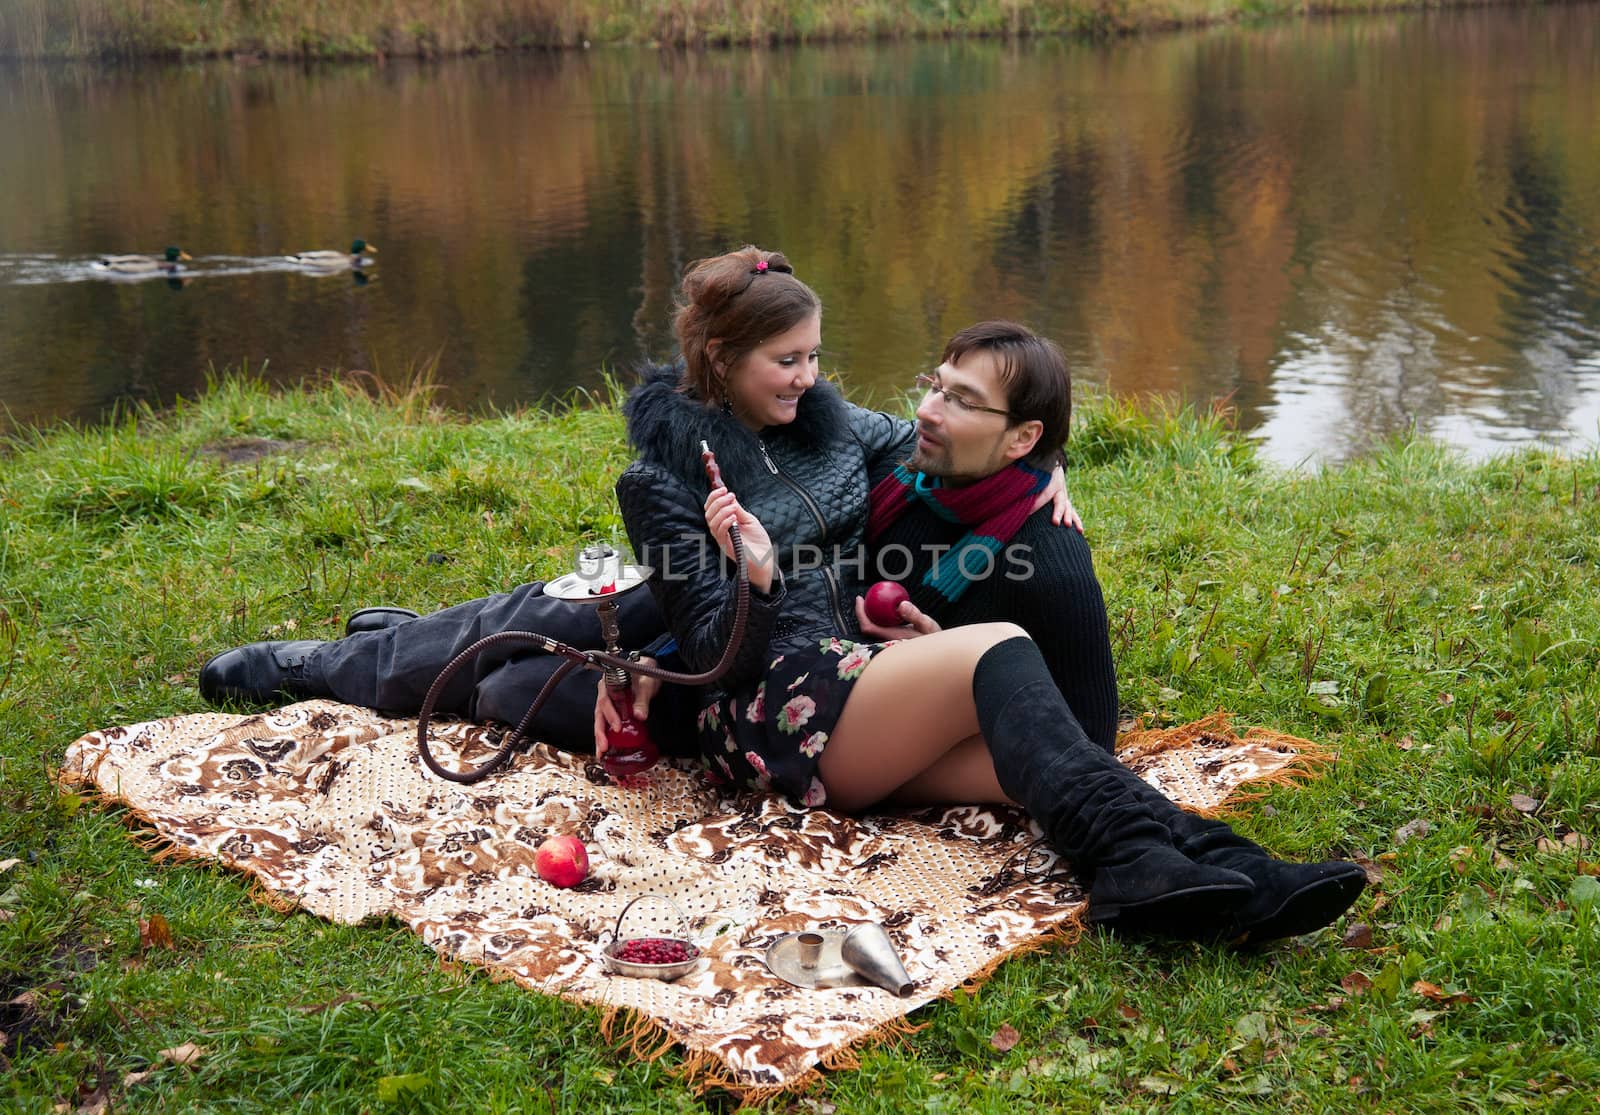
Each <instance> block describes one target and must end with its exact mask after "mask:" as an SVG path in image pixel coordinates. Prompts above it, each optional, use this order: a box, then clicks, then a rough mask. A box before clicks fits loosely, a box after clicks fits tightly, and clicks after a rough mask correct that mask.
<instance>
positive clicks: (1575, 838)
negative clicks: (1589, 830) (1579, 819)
mask: <svg viewBox="0 0 1600 1115" xmlns="http://www.w3.org/2000/svg"><path fill="white" fill-rule="evenodd" d="M1561 843H1563V844H1565V845H1566V846H1567V847H1569V848H1576V849H1578V851H1580V852H1587V851H1588V850H1589V838H1588V837H1587V836H1584V835H1583V834H1582V833H1577V832H1569V833H1567V834H1566V835H1565V836H1563V837H1562V838H1561Z"/></svg>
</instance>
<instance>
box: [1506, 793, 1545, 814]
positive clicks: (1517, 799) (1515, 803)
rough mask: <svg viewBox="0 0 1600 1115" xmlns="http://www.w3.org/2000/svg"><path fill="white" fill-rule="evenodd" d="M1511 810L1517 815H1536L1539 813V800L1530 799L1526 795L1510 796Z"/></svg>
mask: <svg viewBox="0 0 1600 1115" xmlns="http://www.w3.org/2000/svg"><path fill="white" fill-rule="evenodd" d="M1511 808H1512V809H1515V810H1516V811H1517V812H1518V813H1537V812H1539V799H1538V798H1530V797H1529V796H1528V795H1527V794H1512V795H1511Z"/></svg>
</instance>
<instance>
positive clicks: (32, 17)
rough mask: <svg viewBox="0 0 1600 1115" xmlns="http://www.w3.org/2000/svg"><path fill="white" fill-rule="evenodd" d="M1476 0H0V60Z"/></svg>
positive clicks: (737, 33)
mask: <svg viewBox="0 0 1600 1115" xmlns="http://www.w3.org/2000/svg"><path fill="white" fill-rule="evenodd" d="M1480 2H1482V0H1316V2H1314V3H1306V2H1305V0H910V2H900V3H890V2H888V0H865V2H863V0H652V2H650V3H640V2H638V0H452V2H451V3H440V2H439V0H315V2H308V0H0V55H13V56H20V57H30V58H62V57H68V58H84V57H108V58H140V57H151V56H169V57H170V56H184V57H209V56H216V55H227V54H246V55H259V54H265V55H271V56H275V57H290V58H333V57H345V58H349V57H361V58H371V57H387V56H422V57H430V56H436V55H441V54H461V53H476V52H481V51H499V50H525V49H547V48H551V47H577V46H580V45H582V46H587V45H589V44H591V43H594V44H606V43H660V44H664V45H669V46H706V45H733V44H749V45H764V44H771V43H792V42H822V41H833V40H841V39H878V38H897V37H904V36H943V35H1040V34H1042V35H1058V34H1068V35H1087V36H1100V35H1115V34H1123V33H1127V32H1131V31H1141V30H1147V29H1152V28H1170V27H1182V26H1190V27H1193V26H1201V25H1205V24H1211V23H1221V22H1228V21H1234V20H1253V19H1261V18H1271V17H1280V16H1286V15H1300V14H1303V13H1305V12H1307V11H1318V12H1322V11H1373V10H1388V9H1398V8H1423V7H1451V6H1458V5H1462V4H1473V3H1480Z"/></svg>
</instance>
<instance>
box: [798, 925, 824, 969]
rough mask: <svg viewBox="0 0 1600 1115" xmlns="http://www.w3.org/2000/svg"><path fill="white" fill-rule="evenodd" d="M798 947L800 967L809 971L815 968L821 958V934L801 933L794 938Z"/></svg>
mask: <svg viewBox="0 0 1600 1115" xmlns="http://www.w3.org/2000/svg"><path fill="white" fill-rule="evenodd" d="M796 943H797V944H798V945H799V946H800V967H802V968H804V969H805V970H806V971H808V972H809V971H811V970H812V969H814V968H815V967H816V966H817V960H818V959H819V958H820V957H821V956H822V934H821V933H802V934H800V936H799V937H798V938H796Z"/></svg>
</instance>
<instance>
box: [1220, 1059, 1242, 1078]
mask: <svg viewBox="0 0 1600 1115" xmlns="http://www.w3.org/2000/svg"><path fill="white" fill-rule="evenodd" d="M1222 1071H1223V1072H1226V1073H1230V1074H1231V1073H1236V1072H1238V1071H1239V1062H1238V1061H1235V1060H1234V1059H1233V1058H1232V1057H1224V1058H1223V1059H1222Z"/></svg>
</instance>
